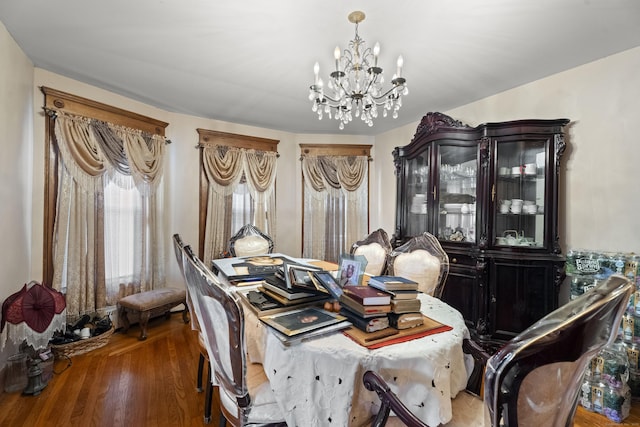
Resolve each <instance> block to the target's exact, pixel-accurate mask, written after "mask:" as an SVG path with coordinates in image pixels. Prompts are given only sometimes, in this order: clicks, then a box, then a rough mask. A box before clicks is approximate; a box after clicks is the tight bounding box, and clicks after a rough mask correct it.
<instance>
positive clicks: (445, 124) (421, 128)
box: [413, 112, 471, 139]
mask: <svg viewBox="0 0 640 427" xmlns="http://www.w3.org/2000/svg"><path fill="white" fill-rule="evenodd" d="M470 127H471V126H469V125H467V124H465V123H462V122H461V121H460V120H455V119H453V118H451V117H449V116H447V115H446V114H442V113H438V112H430V113H427V114H426V115H425V116H424V117H423V118H422V120H421V121H420V124H419V125H418V128H417V129H416V133H415V135H413V139H416V137H418V135H419V136H423V135H424V136H427V135H431V134H432V133H435V132H437V131H438V130H439V129H440V128H470Z"/></svg>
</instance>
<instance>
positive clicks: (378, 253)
mask: <svg viewBox="0 0 640 427" xmlns="http://www.w3.org/2000/svg"><path fill="white" fill-rule="evenodd" d="M353 254H354V255H362V256H364V257H365V258H366V259H367V266H366V267H365V269H364V272H365V273H367V274H370V275H372V276H379V275H380V274H381V273H382V270H383V269H384V266H385V264H386V262H387V251H385V249H384V248H383V247H382V245H381V244H380V243H377V242H373V243H369V244H368V245H362V246H358V247H357V248H356V250H355V251H353Z"/></svg>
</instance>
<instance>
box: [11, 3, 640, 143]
mask: <svg viewBox="0 0 640 427" xmlns="http://www.w3.org/2000/svg"><path fill="white" fill-rule="evenodd" d="M354 10H361V11H363V12H364V13H365V14H366V19H365V20H364V21H363V22H362V23H360V26H359V29H358V32H359V35H360V36H361V37H362V38H363V39H364V40H365V41H366V42H367V44H368V45H369V46H373V44H374V43H375V42H376V41H378V42H379V43H380V45H381V52H380V60H379V65H380V66H381V67H382V68H383V69H385V70H386V73H385V74H386V76H387V78H386V80H387V81H389V80H390V79H391V75H392V74H393V72H394V70H395V61H396V58H397V57H398V55H400V54H402V56H403V57H404V70H403V75H404V77H406V79H407V83H408V86H409V91H410V92H409V95H408V96H407V97H405V98H404V99H403V107H402V109H401V110H400V114H399V117H398V118H397V119H395V120H394V119H392V118H391V116H389V117H387V118H382V117H379V118H378V119H377V120H376V121H375V123H374V126H373V127H371V128H369V127H368V126H366V125H365V124H364V123H362V122H360V120H357V121H356V119H354V121H353V122H352V123H350V124H348V125H347V126H346V127H345V129H344V130H342V131H340V130H338V122H337V121H336V120H329V119H328V118H326V117H325V119H323V120H322V121H319V120H318V119H317V116H316V114H315V113H313V112H312V111H311V102H310V101H309V99H308V93H309V85H310V84H311V83H313V64H314V63H315V62H316V61H318V62H319V63H320V73H321V76H322V75H323V74H324V79H325V81H326V80H327V78H326V75H328V73H329V69H330V68H331V67H332V66H333V50H334V48H335V46H336V45H340V46H341V48H342V49H344V48H345V47H346V46H347V43H348V41H349V40H351V39H352V38H353V36H354V31H355V27H354V25H353V24H351V23H350V22H349V21H348V20H347V16H348V14H349V13H350V12H352V11H354ZM0 21H2V23H3V24H4V25H5V26H6V28H7V30H8V31H9V33H10V34H11V35H12V37H13V38H14V39H15V41H16V42H17V43H18V45H19V46H20V47H21V49H22V50H23V51H24V52H25V54H26V55H27V56H28V57H29V58H30V59H31V61H33V63H34V65H35V66H36V67H39V68H42V69H45V70H49V71H51V72H54V73H57V74H61V75H63V76H67V77H69V78H72V79H75V80H78V81H81V82H85V83H88V84H91V85H94V86H97V87H100V88H104V89H107V90H109V91H112V92H115V93H118V94H121V95H124V96H126V97H129V98H132V99H135V100H139V101H142V102H144V103H147V104H150V105H153V106H156V107H159V108H162V109H165V110H168V111H173V112H178V113H184V114H188V115H192V116H199V117H205V118H211V119H216V120H223V121H229V122H234V123H242V124H247V125H254V126H259V127H265V128H270V129H277V130H283V131H288V132H294V133H344V134H357V135H376V134H380V133H382V132H385V131H387V130H390V129H393V128H396V127H399V126H402V125H405V124H407V123H411V122H416V121H419V120H420V118H421V117H422V116H423V115H424V114H425V113H427V112H429V111H446V110H449V109H452V108H455V107H458V106H461V105H464V104H467V103H469V102H472V101H475V100H478V99H481V98H484V97H487V96H489V95H492V94H495V93H498V92H501V91H504V90H507V89H510V88H513V87H516V86H519V85H522V84H524V83H527V82H530V81H534V80H537V79H540V78H543V77H546V76H549V75H551V74H555V73H558V72H560V71H563V70H567V69H570V68H573V67H576V66H578V65H582V64H585V63H587V62H590V61H593V60H596V59H598V58H602V57H605V56H608V55H611V54H614V53H617V52H621V51H623V50H627V49H630V48H633V47H636V46H640V1H637V0H403V1H395V2H393V1H390V0H360V1H355V0H324V1H318V0H271V1H265V0H242V1H238V0H235V1H232V0H135V1H131V0H109V1H102V2H94V1H87V0H54V1H52V0H2V1H1V2H0Z"/></svg>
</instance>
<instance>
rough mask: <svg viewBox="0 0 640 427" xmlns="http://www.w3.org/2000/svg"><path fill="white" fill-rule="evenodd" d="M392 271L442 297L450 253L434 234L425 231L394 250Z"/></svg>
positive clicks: (395, 274)
mask: <svg viewBox="0 0 640 427" xmlns="http://www.w3.org/2000/svg"><path fill="white" fill-rule="evenodd" d="M388 273H389V274H390V275H392V276H402V277H406V278H407V279H411V280H413V281H415V282H418V290H420V291H421V292H424V293H426V294H429V295H432V296H434V297H436V298H441V297H442V292H443V290H444V285H445V282H446V280H447V276H448V274H449V256H448V255H447V253H446V252H445V251H444V249H442V246H441V245H440V242H439V241H438V239H437V238H436V237H435V236H434V235H433V234H430V233H427V232H424V233H422V234H419V235H417V236H415V237H412V238H411V239H409V241H407V242H406V243H404V244H403V245H401V246H399V247H397V248H395V249H393V250H392V251H391V253H390V254H389V257H388Z"/></svg>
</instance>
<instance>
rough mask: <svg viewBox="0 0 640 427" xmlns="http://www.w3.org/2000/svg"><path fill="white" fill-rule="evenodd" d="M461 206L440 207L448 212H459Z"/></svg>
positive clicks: (455, 204) (448, 205)
mask: <svg viewBox="0 0 640 427" xmlns="http://www.w3.org/2000/svg"><path fill="white" fill-rule="evenodd" d="M462 205H463V203H445V204H444V205H442V207H443V208H444V210H446V211H448V212H460V210H461V209H462Z"/></svg>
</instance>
